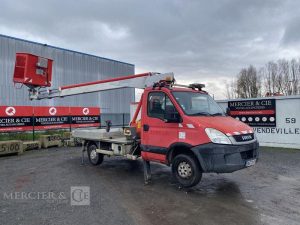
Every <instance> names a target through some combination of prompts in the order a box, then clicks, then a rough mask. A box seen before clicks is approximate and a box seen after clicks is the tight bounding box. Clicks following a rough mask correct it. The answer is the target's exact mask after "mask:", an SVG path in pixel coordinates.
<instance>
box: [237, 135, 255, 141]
mask: <svg viewBox="0 0 300 225" xmlns="http://www.w3.org/2000/svg"><path fill="white" fill-rule="evenodd" d="M233 138H234V140H235V141H236V142H245V141H251V140H253V139H254V134H241V135H233Z"/></svg>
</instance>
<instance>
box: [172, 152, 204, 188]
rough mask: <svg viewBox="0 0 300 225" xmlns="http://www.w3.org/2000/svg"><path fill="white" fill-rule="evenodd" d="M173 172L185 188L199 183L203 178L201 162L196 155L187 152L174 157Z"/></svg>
mask: <svg viewBox="0 0 300 225" xmlns="http://www.w3.org/2000/svg"><path fill="white" fill-rule="evenodd" d="M172 174H173V176H174V178H175V180H176V181H177V182H178V183H179V184H180V185H181V186H182V187H185V188H188V187H193V186H195V185H197V184H198V183H199V182H200V180H201V178H202V171H201V168H200V165H199V162H198V161H197V159H196V158H195V157H193V156H190V155H186V154H179V155H177V156H176V157H175V158H174V159H173V161H172Z"/></svg>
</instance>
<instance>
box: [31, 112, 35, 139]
mask: <svg viewBox="0 0 300 225" xmlns="http://www.w3.org/2000/svg"><path fill="white" fill-rule="evenodd" d="M34 121H35V117H34V114H32V140H33V141H35V129H34V125H35V124H34Z"/></svg>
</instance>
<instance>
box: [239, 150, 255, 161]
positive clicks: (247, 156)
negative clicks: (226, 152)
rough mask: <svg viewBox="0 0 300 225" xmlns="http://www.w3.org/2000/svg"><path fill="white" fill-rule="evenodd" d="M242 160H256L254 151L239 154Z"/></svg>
mask: <svg viewBox="0 0 300 225" xmlns="http://www.w3.org/2000/svg"><path fill="white" fill-rule="evenodd" d="M241 157H242V159H253V158H256V150H249V151H244V152H241Z"/></svg>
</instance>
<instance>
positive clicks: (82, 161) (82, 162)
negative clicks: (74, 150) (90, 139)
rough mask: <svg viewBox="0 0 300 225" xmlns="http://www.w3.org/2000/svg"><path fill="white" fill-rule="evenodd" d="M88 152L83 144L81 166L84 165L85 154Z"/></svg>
mask: <svg viewBox="0 0 300 225" xmlns="http://www.w3.org/2000/svg"><path fill="white" fill-rule="evenodd" d="M85 151H86V146H85V145H84V143H82V149H81V165H84V152H85Z"/></svg>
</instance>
